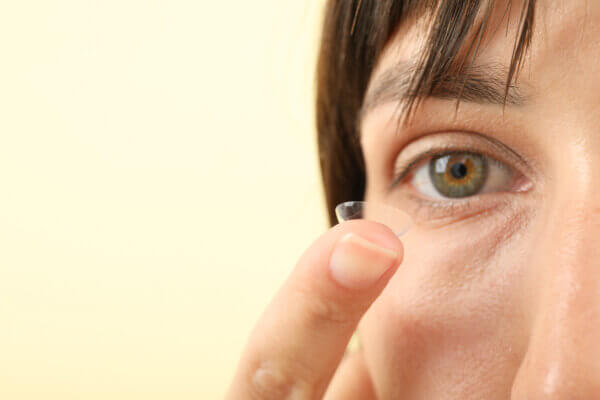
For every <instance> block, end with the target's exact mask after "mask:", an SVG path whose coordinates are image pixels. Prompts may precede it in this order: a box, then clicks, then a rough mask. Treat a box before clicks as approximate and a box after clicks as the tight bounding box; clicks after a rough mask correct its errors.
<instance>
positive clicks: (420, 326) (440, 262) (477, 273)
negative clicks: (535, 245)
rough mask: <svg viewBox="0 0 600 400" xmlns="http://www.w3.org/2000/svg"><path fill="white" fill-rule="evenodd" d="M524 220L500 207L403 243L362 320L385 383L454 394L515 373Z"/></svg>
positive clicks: (521, 320)
mask: <svg viewBox="0 0 600 400" xmlns="http://www.w3.org/2000/svg"><path fill="white" fill-rule="evenodd" d="M528 215H529V214H528V213H527V212H526V211H525V210H523V209H521V210H518V209H504V210H502V211H498V212H494V213H493V215H492V214H490V215H487V216H483V217H479V220H470V221H463V222H461V223H459V224H456V225H453V226H450V225H449V226H447V227H445V228H443V229H438V230H429V231H427V230H419V229H418V228H417V229H414V230H412V231H410V232H409V233H408V234H406V236H404V237H403V238H402V240H403V243H404V246H405V258H404V261H403V264H402V266H401V267H400V269H399V270H398V272H397V273H396V275H395V276H394V277H393V278H392V280H391V281H390V284H389V285H388V287H387V288H386V289H385V291H384V292H383V293H382V295H381V296H380V297H379V298H378V300H377V301H376V302H375V303H374V304H373V307H372V308H371V309H370V310H369V312H368V313H367V315H365V318H364V320H363V322H362V324H361V335H363V337H364V339H363V341H364V343H365V344H364V347H365V353H366V355H367V358H368V360H369V363H370V367H372V368H373V370H374V371H376V372H375V373H374V376H376V377H382V378H381V379H382V380H383V379H387V380H389V382H387V383H383V382H380V384H381V385H382V387H390V386H389V385H392V386H394V385H393V382H394V381H395V382H398V380H399V379H400V380H401V381H403V384H402V385H400V386H402V387H403V388H404V389H403V390H404V391H406V390H408V389H407V388H408V387H412V388H413V389H414V390H417V391H418V390H425V389H423V388H430V389H427V390H433V389H431V388H433V387H435V385H437V384H439V383H440V377H444V378H443V379H447V380H448V384H449V385H451V386H452V388H453V389H452V390H455V391H461V390H463V389H464V390H468V386H470V387H471V388H472V387H473V386H472V385H479V386H481V385H482V382H487V383H486V385H487V387H493V386H494V385H491V383H490V379H497V380H498V381H504V380H506V381H510V380H511V379H512V378H513V377H514V373H515V372H516V368H517V367H518V363H519V354H521V350H522V348H524V347H523V346H526V340H527V332H528V326H529V323H528V321H527V317H526V315H527V313H526V312H525V310H524V309H523V307H524V305H525V304H527V290H526V288H527V287H529V282H528V279H529V278H528V274H527V269H526V264H527V263H526V262H525V260H526V259H527V249H528V248H529V247H530V246H528V245H527V243H528V242H529V241H530V239H532V238H531V237H528V233H527V228H526V226H527V225H528V224H527V218H528ZM370 338H373V340H370ZM375 338H377V339H375ZM502 371H504V372H502ZM482 374H483V376H482ZM486 374H488V375H487V376H486ZM383 377H387V378H383ZM492 377H493V378H492ZM498 384H499V385H500V382H499V383H498ZM431 385H434V386H431ZM490 385H491V386H490ZM397 386H398V385H397ZM499 387H502V386H499ZM508 387H510V385H508ZM418 388H421V389H418ZM423 393H424V392H423ZM457 393H458V392H457ZM404 394H406V392H404ZM429 395H430V396H431V393H429ZM480 395H481V393H480ZM391 396H392V395H391ZM471 396H473V394H471ZM432 398H433V397H432ZM480 398H481V397H480Z"/></svg>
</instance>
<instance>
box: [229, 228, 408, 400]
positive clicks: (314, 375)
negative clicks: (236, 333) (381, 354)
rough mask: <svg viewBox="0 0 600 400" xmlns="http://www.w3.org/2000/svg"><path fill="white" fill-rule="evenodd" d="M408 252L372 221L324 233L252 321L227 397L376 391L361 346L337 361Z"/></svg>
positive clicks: (368, 395) (369, 395) (361, 395)
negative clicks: (357, 351)
mask: <svg viewBox="0 0 600 400" xmlns="http://www.w3.org/2000/svg"><path fill="white" fill-rule="evenodd" d="M349 233H352V235H348V234H349ZM403 254H404V253H403V247H402V243H401V242H400V240H399V239H398V238H397V237H396V236H395V235H394V233H393V232H392V231H391V230H390V229H389V228H388V227H386V226H385V225H382V224H379V223H376V222H373V221H368V220H351V221H347V222H343V223H341V224H339V225H336V226H334V227H333V228H331V229H330V230H329V231H327V232H326V233H324V234H323V235H322V236H321V237H319V238H318V239H317V240H316V241H315V242H314V243H313V244H312V245H311V246H310V247H309V248H308V250H306V251H305V252H304V254H303V255H302V256H301V257H300V260H299V261H298V263H297V264H296V266H295V268H294V270H293V271H292V273H291V274H290V276H289V277H288V279H287V280H286V281H285V283H284V284H283V286H282V287H281V288H280V289H279V291H278V292H277V294H276V295H275V297H274V298H273V300H272V301H271V303H270V304H269V306H268V307H267V309H266V310H265V312H264V313H263V315H262V317H261V318H260V320H259V321H258V323H257V325H256V326H255V328H254V330H253V332H252V334H251V335H250V338H249V340H248V343H247V345H246V348H245V350H244V352H243V354H242V357H241V360H240V363H239V365H238V368H237V371H236V374H235V377H234V380H233V383H232V385H231V387H230V389H229V392H228V395H227V399H261V400H271V399H277V400H282V399H321V398H323V395H324V394H325V392H326V391H327V398H328V399H349V398H351V399H353V398H357V399H374V398H375V394H374V390H373V387H372V384H371V381H370V378H369V376H368V373H367V369H366V366H365V364H364V362H363V359H362V355H361V354H360V353H357V354H353V355H351V356H348V357H346V360H344V362H342V365H341V366H340V368H339V370H338V366H339V365H340V361H341V360H342V358H343V357H344V352H345V349H346V346H347V344H348V342H349V340H350V338H351V337H352V333H353V332H354V330H355V329H356V327H357V325H358V322H359V321H360V319H361V317H362V315H363V314H364V313H365V312H366V311H367V309H368V308H369V306H370V305H371V303H373V301H374V300H375V299H376V298H377V296H379V294H380V293H381V292H382V290H383V288H384V287H385V286H386V284H387V282H388V281H389V279H390V278H391V276H392V275H393V274H394V272H395V271H396V269H397V268H398V266H399V265H400V263H401V261H402V257H403ZM336 370H338V371H337V373H336ZM334 373H335V378H334V379H333V381H332V377H333V376H334ZM330 383H331V387H329V386H330ZM328 387H329V389H328Z"/></svg>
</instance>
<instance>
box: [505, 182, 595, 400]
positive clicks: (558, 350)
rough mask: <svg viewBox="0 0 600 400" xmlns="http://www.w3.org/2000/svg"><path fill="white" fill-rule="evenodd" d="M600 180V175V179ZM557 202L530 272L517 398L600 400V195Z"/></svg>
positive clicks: (586, 188) (587, 191)
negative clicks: (529, 314)
mask: <svg viewBox="0 0 600 400" xmlns="http://www.w3.org/2000/svg"><path fill="white" fill-rule="evenodd" d="M596 178H600V176H596ZM593 181H596V182H600V181H599V180H596V179H593V180H592V179H591V180H589V181H588V182H587V183H586V182H579V183H578V184H579V185H578V186H579V187H578V188H577V189H576V190H572V191H563V194H562V195H560V194H558V191H557V196H553V200H552V203H553V204H552V206H551V207H548V210H546V211H544V215H545V217H544V218H543V220H544V221H546V224H545V226H543V227H540V230H539V234H538V236H537V242H536V248H535V250H534V252H535V255H534V256H533V257H532V259H531V263H530V267H531V270H532V274H533V275H534V276H535V279H533V280H532V281H533V282H535V283H534V286H533V288H534V290H532V295H531V298H530V299H531V303H530V304H529V305H528V306H527V307H531V310H532V318H531V321H532V322H531V331H530V337H529V341H528V346H527V348H526V352H525V356H524V358H523V360H522V362H521V364H520V366H519V369H518V371H517V374H516V377H515V379H514V381H513V387H512V392H511V399H512V400H558V399H560V400H572V399H581V400H584V399H585V400H591V399H600V195H597V194H594V191H595V190H594V189H595V184H594V183H593Z"/></svg>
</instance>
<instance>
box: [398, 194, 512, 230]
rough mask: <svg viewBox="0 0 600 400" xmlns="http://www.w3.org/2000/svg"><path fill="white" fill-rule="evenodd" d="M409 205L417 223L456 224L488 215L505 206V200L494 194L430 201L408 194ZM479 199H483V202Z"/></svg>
mask: <svg viewBox="0 0 600 400" xmlns="http://www.w3.org/2000/svg"><path fill="white" fill-rule="evenodd" d="M407 197H409V198H410V201H409V203H411V204H413V205H414V208H413V209H412V210H410V211H409V212H410V214H411V215H412V216H413V218H415V220H416V221H417V222H419V221H421V222H427V223H433V224H443V223H444V222H446V221H450V220H451V221H452V222H456V221H459V220H462V219H467V218H471V217H474V216H477V215H479V214H483V213H486V214H487V213H488V212H491V211H492V210H494V209H496V208H497V207H500V206H502V205H506V204H507V202H508V201H507V200H506V199H500V198H499V197H498V196H495V195H494V194H490V195H486V194H483V195H479V196H472V197H466V198H464V199H458V200H445V201H443V202H437V201H432V200H429V199H425V198H422V197H420V196H417V195H415V194H412V193H409V194H408V195H407ZM481 197H485V198H484V199H483V200H482V198H481Z"/></svg>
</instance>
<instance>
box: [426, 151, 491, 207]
mask: <svg viewBox="0 0 600 400" xmlns="http://www.w3.org/2000/svg"><path fill="white" fill-rule="evenodd" d="M429 175H430V177H431V180H432V181H433V185H434V187H435V189H436V190H437V191H438V192H439V193H440V194H441V195H442V196H445V197H467V196H472V195H474V194H476V193H477V192H479V191H480V190H481V189H482V188H483V186H484V185H485V182H486V180H487V177H488V162H487V159H486V158H485V157H484V156H482V155H479V154H475V153H466V152H463V153H456V154H447V155H442V156H438V157H434V158H432V159H431V161H430V162H429Z"/></svg>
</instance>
